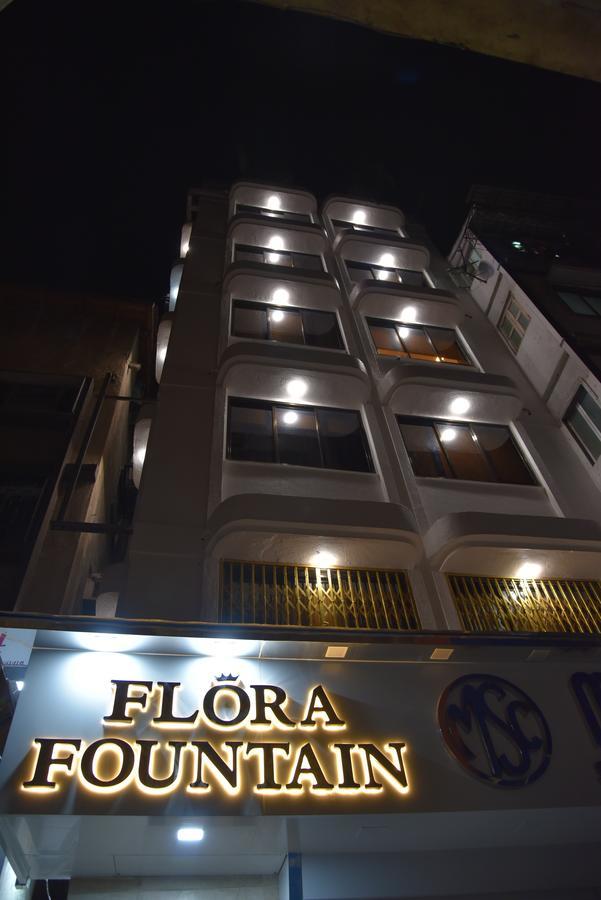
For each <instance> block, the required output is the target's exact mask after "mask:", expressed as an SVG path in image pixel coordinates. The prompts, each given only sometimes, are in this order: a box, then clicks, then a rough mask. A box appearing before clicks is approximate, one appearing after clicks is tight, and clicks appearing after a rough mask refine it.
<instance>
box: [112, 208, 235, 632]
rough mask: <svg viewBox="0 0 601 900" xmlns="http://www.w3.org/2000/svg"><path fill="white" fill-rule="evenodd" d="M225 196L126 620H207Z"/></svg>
mask: <svg viewBox="0 0 601 900" xmlns="http://www.w3.org/2000/svg"><path fill="white" fill-rule="evenodd" d="M226 227H227V195H226V194H225V193H219V194H216V193H213V192H205V193H204V194H201V195H200V197H199V202H198V214H197V218H196V221H195V223H194V226H193V229H192V235H191V238H190V249H189V252H188V255H187V257H186V261H185V265H184V271H183V277H182V281H181V284H180V289H179V294H178V297H177V304H176V309H175V317H174V321H173V326H172V330H171V337H170V341H169V349H168V352H167V358H166V360H165V365H164V368H163V374H162V378H161V387H160V391H159V397H158V402H157V408H156V413H155V417H154V419H153V423H152V427H151V430H150V437H149V442H148V447H147V450H146V458H145V462H144V471H143V474H142V482H141V485H140V496H139V498H138V503H137V507H136V516H135V520H134V533H133V536H132V539H131V542H130V550H129V576H128V584H127V589H126V591H125V593H124V596H123V597H122V598H121V599H120V602H119V607H118V610H117V614H118V615H120V616H131V617H136V616H139V617H141V618H142V617H148V618H170V619H182V620H185V619H200V618H201V579H202V563H203V542H204V538H205V528H206V521H207V501H208V494H209V476H210V464H211V449H212V441H213V420H214V413H215V392H216V382H217V365H218V358H217V354H218V347H219V326H220V308H221V290H222V280H223V270H224V265H225V243H226Z"/></svg>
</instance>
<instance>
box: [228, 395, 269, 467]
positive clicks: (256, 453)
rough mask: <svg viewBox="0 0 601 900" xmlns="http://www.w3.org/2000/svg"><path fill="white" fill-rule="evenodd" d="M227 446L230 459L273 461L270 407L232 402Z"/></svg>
mask: <svg viewBox="0 0 601 900" xmlns="http://www.w3.org/2000/svg"><path fill="white" fill-rule="evenodd" d="M228 446H229V453H228V456H229V458H230V459H245V460H251V461H254V462H273V461H274V460H275V455H274V445H273V429H272V418H271V409H265V408H264V407H260V406H259V407H253V406H242V405H237V404H236V403H235V402H232V403H231V405H230V429H229V435H228Z"/></svg>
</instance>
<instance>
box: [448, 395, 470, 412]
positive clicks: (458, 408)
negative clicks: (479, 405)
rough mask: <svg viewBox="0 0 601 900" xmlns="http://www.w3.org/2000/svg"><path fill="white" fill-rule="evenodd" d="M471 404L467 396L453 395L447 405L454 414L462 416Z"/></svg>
mask: <svg viewBox="0 0 601 900" xmlns="http://www.w3.org/2000/svg"><path fill="white" fill-rule="evenodd" d="M471 405H472V404H471V403H470V401H469V400H468V399H467V397H455V399H454V400H453V401H451V404H450V406H449V409H450V410H451V412H452V413H453V415H455V416H462V415H463V414H464V413H466V412H467V411H468V409H469V408H470V406H471Z"/></svg>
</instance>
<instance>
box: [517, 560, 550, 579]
mask: <svg viewBox="0 0 601 900" xmlns="http://www.w3.org/2000/svg"><path fill="white" fill-rule="evenodd" d="M542 571H543V567H542V566H541V564H540V563H535V562H525V563H522V565H521V566H520V567H519V569H518V570H517V572H516V573H515V574H516V578H538V576H539V575H540V573H541V572H542Z"/></svg>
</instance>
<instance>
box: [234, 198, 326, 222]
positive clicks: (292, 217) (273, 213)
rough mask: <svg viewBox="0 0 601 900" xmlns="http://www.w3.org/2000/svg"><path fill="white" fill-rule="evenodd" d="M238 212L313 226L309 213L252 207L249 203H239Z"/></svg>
mask: <svg viewBox="0 0 601 900" xmlns="http://www.w3.org/2000/svg"><path fill="white" fill-rule="evenodd" d="M236 212H237V213H240V214H242V215H247V216H268V217H269V218H271V219H287V220H288V221H289V222H306V223H307V224H309V225H311V224H312V222H311V216H310V215H309V213H298V212H289V211H288V210H285V209H265V208H264V207H263V206H250V205H249V204H247V203H237V204H236Z"/></svg>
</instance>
